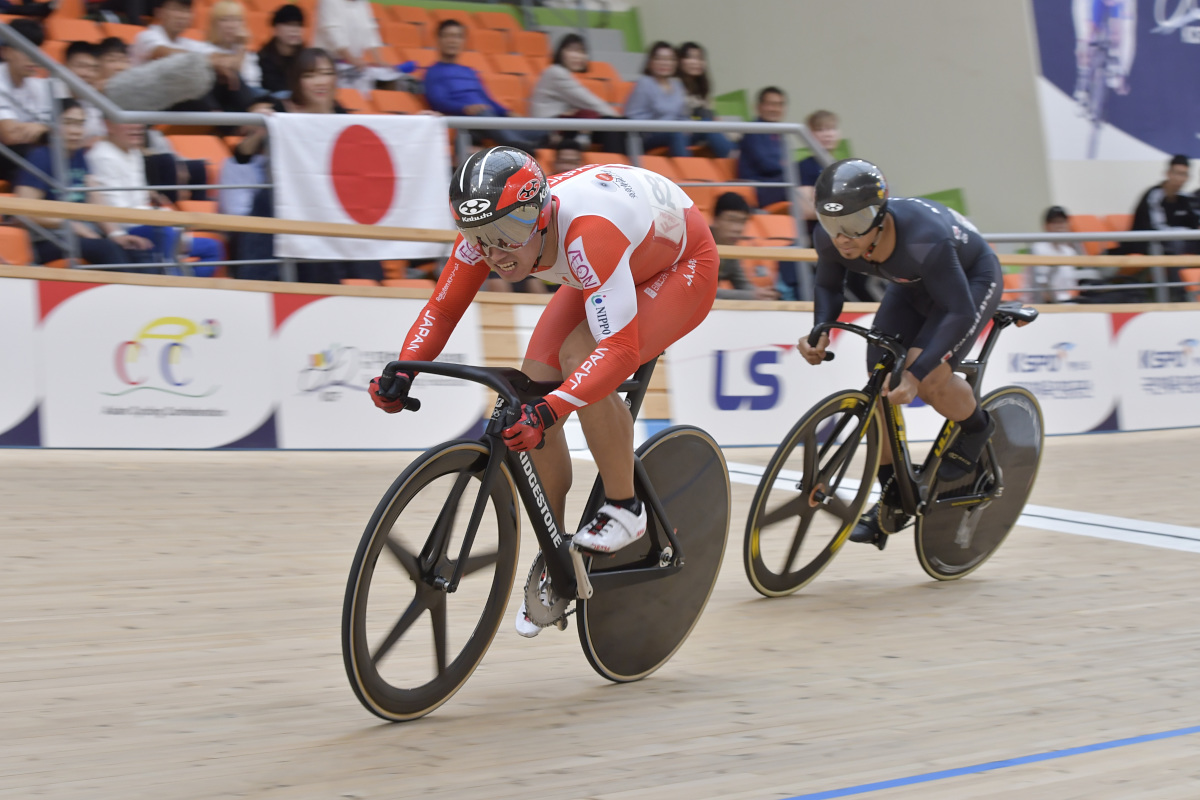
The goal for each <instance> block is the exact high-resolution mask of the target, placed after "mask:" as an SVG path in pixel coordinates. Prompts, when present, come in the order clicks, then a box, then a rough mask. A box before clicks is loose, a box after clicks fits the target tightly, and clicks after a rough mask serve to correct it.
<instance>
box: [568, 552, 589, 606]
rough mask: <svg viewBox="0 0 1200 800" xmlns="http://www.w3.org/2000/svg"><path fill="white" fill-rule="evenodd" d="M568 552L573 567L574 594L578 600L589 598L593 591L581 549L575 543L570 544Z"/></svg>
mask: <svg viewBox="0 0 1200 800" xmlns="http://www.w3.org/2000/svg"><path fill="white" fill-rule="evenodd" d="M570 553H571V566H573V567H575V596H576V597H578V598H579V599H580V600H590V599H591V597H592V592H593V589H592V581H591V579H589V578H588V571H587V564H586V563H584V560H583V559H584V554H583V551H582V550H580V549H579V548H578V547H576V546H575V545H571V547H570Z"/></svg>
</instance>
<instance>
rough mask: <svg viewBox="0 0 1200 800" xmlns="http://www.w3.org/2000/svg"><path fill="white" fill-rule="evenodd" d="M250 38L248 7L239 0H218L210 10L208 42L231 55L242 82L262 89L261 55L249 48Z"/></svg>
mask: <svg viewBox="0 0 1200 800" xmlns="http://www.w3.org/2000/svg"><path fill="white" fill-rule="evenodd" d="M249 41H250V32H249V31H248V30H246V9H245V8H244V7H243V6H242V4H241V3H240V2H238V0H217V2H216V3H214V4H213V6H212V8H211V9H210V10H209V12H208V43H209V44H210V45H212V49H213V52H215V53H221V54H223V55H227V56H230V58H231V62H230V63H231V64H232V65H234V66H235V67H236V69H237V73H238V77H239V78H241V81H242V83H244V84H245V85H246V86H248V87H250V88H251V89H261V88H262V70H261V69H260V68H259V65H258V56H257V55H255V54H254V53H251V52H248V51H247V50H246V45H247V43H248V42H249Z"/></svg>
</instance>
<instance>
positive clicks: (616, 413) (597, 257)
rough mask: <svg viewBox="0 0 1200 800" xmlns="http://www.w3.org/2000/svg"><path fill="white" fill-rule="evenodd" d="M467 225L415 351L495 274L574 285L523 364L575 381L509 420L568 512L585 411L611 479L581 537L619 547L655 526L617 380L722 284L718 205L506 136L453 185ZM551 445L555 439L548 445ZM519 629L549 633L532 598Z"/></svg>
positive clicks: (511, 437)
mask: <svg viewBox="0 0 1200 800" xmlns="http://www.w3.org/2000/svg"><path fill="white" fill-rule="evenodd" d="M450 206H451V209H452V211H453V213H454V217H455V221H456V225H457V227H458V232H459V235H458V238H457V239H456V241H455V243H454V250H453V255H452V256H451V257H450V260H449V262H448V263H447V264H446V267H445V269H444V270H442V274H441V278H440V279H439V281H438V285H437V288H436V289H435V290H434V293H433V296H432V298H430V300H429V302H428V303H427V304H426V306H425V308H424V309H423V310H422V312H421V313H420V314H419V315H418V316H417V322H415V323H414V324H413V326H412V328H411V329H410V330H409V332H408V336H407V337H406V338H405V340H404V346H403V347H402V349H401V358H402V359H403V360H409V361H431V360H433V358H434V357H436V356H437V355H438V354H439V353H440V352H441V350H442V348H443V347H444V346H445V343H446V340H447V339H448V338H449V336H450V333H451V331H453V330H454V326H455V324H457V322H458V320H459V319H460V318H461V316H462V314H463V312H464V311H465V310H466V308H467V306H468V305H470V303H471V300H472V299H473V298H474V297H475V294H476V293H477V292H478V291H479V289H480V287H481V286H482V285H483V282H484V281H485V280H486V279H487V277H488V273H489V271H491V272H495V273H496V274H497V275H499V276H500V277H501V278H503V279H504V280H506V281H510V282H513V283H515V282H517V281H520V280H523V279H525V278H526V277H528V276H529V275H534V276H536V277H538V278H540V279H542V280H544V281H547V282H551V283H559V284H562V286H561V288H560V289H559V290H558V291H557V292H555V293H554V297H553V298H552V299H551V300H550V303H549V305H547V306H546V310H545V312H543V314H542V317H541V319H540V320H539V321H538V324H537V327H536V328H535V329H534V332H533V336H532V338H531V339H530V342H529V349H528V351H527V352H526V354H525V360H524V363H523V364H522V367H521V370H522V371H523V372H524V373H525V374H527V375H528V376H529V377H530V378H532V379H534V380H535V381H561V383H560V385H559V386H558V388H557V389H555V390H554V391H553V392H551V393H550V394H549V395H547V396H546V397H544V398H542V399H540V400H538V401H536V402H533V403H528V404H526V405H525V406H524V407H523V408H522V410H521V411H522V414H521V419H520V421H518V422H517V423H516V424H515V425H513V426H511V427H509V428H508V429H507V430H505V431H504V439H505V443H506V444H507V445H508V447H509V448H510V449H512V450H515V451H529V452H530V455H531V457H532V458H533V461H534V464H535V465H536V467H537V470H538V473H539V475H540V476H541V478H542V482H543V485H544V488H545V490H546V494H547V496H548V498H549V500H550V505H551V507H552V508H553V509H554V513H555V514H556V515H557V516H558V518H559V519H560V520H561V519H564V518H565V511H566V500H567V490H568V489H570V487H571V456H570V453H569V452H568V450H567V440H566V437H565V435H564V433H563V424H562V423H563V419H564V418H565V417H566V416H567V415H568V414H571V413H577V414H578V415H579V422H580V425H581V426H582V428H583V433H584V436H585V437H586V439H587V442H588V447H589V448H590V449H591V451H592V455H593V456H594V458H595V460H596V467H597V468H598V470H599V472H600V477H601V479H602V480H603V482H604V494H605V503H604V504H603V505H602V506H601V508H600V510H599V511H598V512H597V514H596V517H595V518H594V519H593V520H592V521H591V522H589V523H588V524H587V525H585V526H584V527H583V528H582V529H581V530H580V531H579V532H578V533H576V534H575V536H574V537H573V540H572V541H573V543H574V545H575V546H576V547H579V548H581V549H584V550H589V551H593V552H599V553H611V552H614V551H616V550H619V549H620V548H622V547H625V546H627V545H629V544H631V543H632V542H634V541H637V540H638V539H640V538H641V537H642V536H644V535H645V533H646V510H645V509H644V508H643V507H642V503H641V501H640V500H638V498H637V497H636V495H635V493H634V485H633V418H632V416H631V415H630V413H629V409H628V408H627V407H626V406H625V403H624V402H623V401H622V400H621V398H620V397H619V396H618V395H617V392H616V389H617V387H618V386H620V385H621V383H622V382H623V381H624V380H625V379H626V378H628V377H629V376H630V375H631V374H632V373H633V372H634V371H636V370H637V368H638V367H639V366H640V365H642V364H643V363H645V362H647V361H649V360H650V359H652V358H654V357H655V356H657V355H659V354H660V353H662V352H663V350H665V349H666V347H667V346H668V345H670V344H671V343H672V342H675V341H677V340H678V339H679V338H681V337H682V336H683V335H684V334H686V333H687V332H688V331H690V330H692V329H693V328H695V327H696V326H697V325H698V324H700V321H701V320H703V319H704V317H705V316H706V315H707V314H708V312H709V309H710V308H711V307H712V303H713V299H714V297H715V296H716V292H717V273H718V265H719V261H720V259H719V257H718V256H717V248H716V243H715V242H714V241H713V237H712V233H711V232H710V231H709V229H708V224H707V223H706V221H705V219H704V216H703V215H702V214H701V213H700V210H699V209H698V208H696V207H695V206H694V205H693V204H692V201H691V200H690V199H689V198H688V196H687V195H686V194H684V192H683V190H682V189H680V188H679V187H678V186H676V185H675V184H674V183H672V182H671V181H669V180H667V179H666V178H663V177H662V176H660V175H657V174H655V173H653V172H649V171H647V170H643V169H638V168H636V167H629V166H624V165H618V164H607V165H591V166H586V167H582V168H580V169H576V170H572V171H570V172H567V173H563V174H562V175H556V176H554V177H552V178H550V179H549V180H547V179H546V177H545V176H544V175H543V174H542V171H541V169H540V168H539V167H538V165H537V162H536V161H534V160H533V158H532V157H531V156H529V155H528V154H527V153H525V152H524V151H521V150H518V149H516V148H512V147H493V148H491V149H490V150H484V151H480V152H478V153H475V154H474V155H472V156H471V157H470V158H468V159H467V160H466V161H465V162H464V163H463V165H462V167H461V168H459V170H458V171H457V172H456V173H455V175H454V177H453V178H452V179H451V183H450ZM414 377H415V376H414V375H411V374H405V373H400V374H399V375H398V376H397V381H398V384H397V385H393V386H389V387H386V388H387V389H388V391H387V392H386V394H387V395H389V396H391V395H395V394H397V393H399V397H398V398H397V399H392V400H389V399H387V397H384V396H381V394H380V387H379V379H378V378H377V379H376V380H374V381H372V382H371V389H370V395H371V398H372V400H373V401H374V402H375V404H376V405H377V406H379V407H380V408H382V409H384V410H385V411H388V412H390V413H395V412H396V411H399V410H401V409H402V408H403V407H404V399H405V398H406V397H407V394H408V389H409V386H410V385H411V384H412V381H413V378H414ZM543 442H544V443H545V447H544V448H543V449H540V450H537V449H535V448H537V447H538V445H540V444H542V443H543ZM517 630H518V632H519V633H521V634H522V635H524V636H535V635H536V634H537V633H538V631H539V630H540V629H539V628H538V627H537V626H536V625H534V624H533V623H532V622H531V621H530V620H529V618H528V616H527V615H526V613H525V606H524V605H522V607H521V611H520V613H519V614H518V618H517Z"/></svg>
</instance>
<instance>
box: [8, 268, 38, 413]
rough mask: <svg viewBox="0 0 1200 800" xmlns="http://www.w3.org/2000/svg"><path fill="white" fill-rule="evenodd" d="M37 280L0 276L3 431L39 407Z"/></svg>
mask: <svg viewBox="0 0 1200 800" xmlns="http://www.w3.org/2000/svg"><path fill="white" fill-rule="evenodd" d="M37 287H38V284H37V281H24V280H0V386H2V388H0V434H3V433H4V432H5V431H7V430H9V429H10V428H12V427H13V426H15V425H17V424H19V423H21V422H23V421H24V420H25V419H26V418H27V417H28V416H29V415H30V414H31V413H33V410H34V408H36V407H37V394H38V389H37V373H36V364H37V355H36V347H35V337H34V331H35V330H36V329H37V307H38V298H37Z"/></svg>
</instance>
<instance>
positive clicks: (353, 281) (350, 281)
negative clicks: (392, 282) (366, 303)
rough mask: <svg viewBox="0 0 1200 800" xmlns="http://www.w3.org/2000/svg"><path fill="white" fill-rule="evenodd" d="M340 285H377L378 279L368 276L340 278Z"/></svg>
mask: <svg viewBox="0 0 1200 800" xmlns="http://www.w3.org/2000/svg"><path fill="white" fill-rule="evenodd" d="M341 284H342V286H378V285H379V281H373V280H371V279H370V278H342V280H341Z"/></svg>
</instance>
